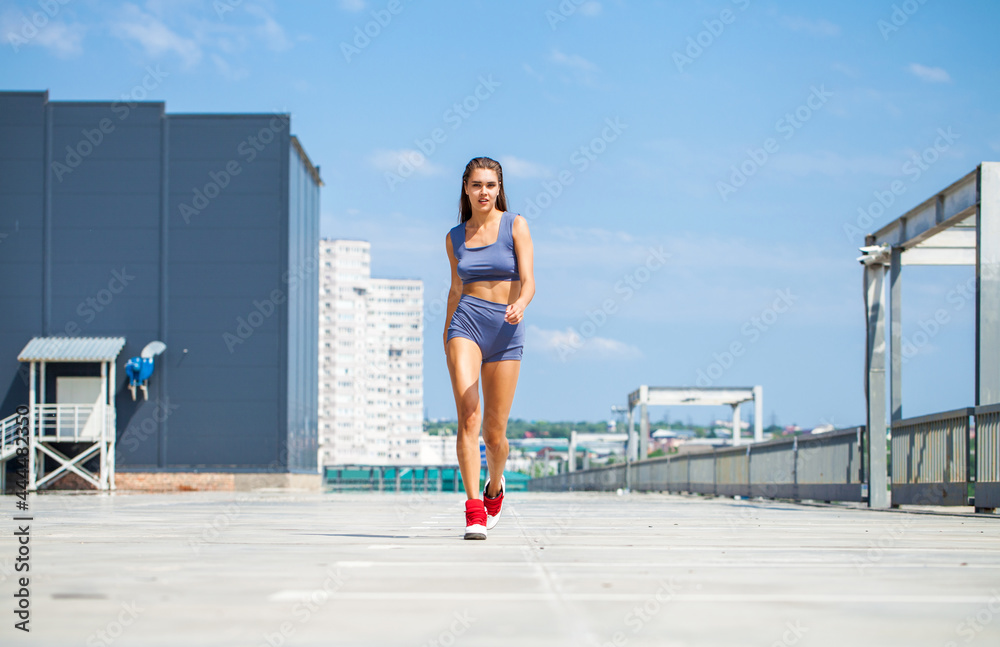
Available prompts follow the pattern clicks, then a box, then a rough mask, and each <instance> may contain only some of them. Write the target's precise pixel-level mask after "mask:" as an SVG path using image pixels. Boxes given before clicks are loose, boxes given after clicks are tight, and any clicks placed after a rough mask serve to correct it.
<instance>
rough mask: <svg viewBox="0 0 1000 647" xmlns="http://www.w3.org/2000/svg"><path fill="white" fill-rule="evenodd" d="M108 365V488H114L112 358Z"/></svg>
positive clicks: (115, 416)
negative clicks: (109, 373)
mask: <svg viewBox="0 0 1000 647" xmlns="http://www.w3.org/2000/svg"><path fill="white" fill-rule="evenodd" d="M108 366H109V367H110V368H111V378H110V379H109V380H108V408H107V418H106V419H105V422H106V424H107V428H108V434H109V439H108V441H109V442H108V488H109V489H111V490H114V489H115V468H116V463H115V452H116V451H117V447H118V412H117V410H116V409H115V391H116V388H117V383H116V382H115V362H114V360H112V361H110V362H108Z"/></svg>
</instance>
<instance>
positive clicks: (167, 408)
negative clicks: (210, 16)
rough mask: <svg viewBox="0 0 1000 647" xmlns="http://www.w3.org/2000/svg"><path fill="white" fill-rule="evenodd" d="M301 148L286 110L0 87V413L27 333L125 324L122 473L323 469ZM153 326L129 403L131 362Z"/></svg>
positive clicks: (311, 190) (309, 188) (311, 179)
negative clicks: (146, 388)
mask: <svg viewBox="0 0 1000 647" xmlns="http://www.w3.org/2000/svg"><path fill="white" fill-rule="evenodd" d="M296 147H297V142H296V143H295V144H293V142H292V137H291V135H290V132H289V120H288V116H287V115H277V116H276V115H167V114H165V111H164V104H162V103H139V104H133V105H125V104H121V103H71V102H48V101H47V93H0V234H6V236H5V237H3V238H2V239H0V252H2V253H0V307H3V309H4V311H6V312H8V313H10V314H11V316H7V317H4V318H0V386H6V393H5V394H4V398H3V404H2V410H0V416H5V415H8V414H9V413H11V412H13V409H14V407H16V406H17V404H19V403H23V402H25V401H26V399H27V383H26V382H27V381H26V376H24V375H23V371H19V368H20V367H19V365H18V362H17V361H16V359H15V357H16V355H17V353H18V351H19V350H20V349H21V348H22V347H23V345H24V344H25V343H26V342H27V341H28V340H29V339H30V338H31V337H32V336H36V335H69V336H105V335H108V336H110V335H122V336H124V337H126V339H127V344H126V347H125V349H124V350H123V352H122V355H121V356H120V358H119V372H118V375H119V385H118V387H119V392H118V396H117V405H118V452H117V454H118V467H119V469H120V470H129V469H132V470H185V469H200V470H249V471H259V470H273V471H306V472H312V471H315V469H316V443H317V438H316V399H317V393H316V391H317V384H316V382H317V374H318V366H317V360H316V354H317V347H318V314H317V312H316V309H317V305H316V301H317V299H318V285H317V284H316V279H315V274H316V273H315V271H314V272H313V274H312V277H313V278H311V279H310V276H309V275H308V274H306V275H304V276H302V277H300V279H299V280H298V281H295V280H294V278H293V277H296V276H297V275H300V274H301V273H302V272H301V270H296V266H297V265H302V263H303V261H304V259H306V258H308V256H312V257H315V254H316V250H318V230H319V208H318V202H319V184H318V174H316V173H315V169H312V171H313V173H310V172H309V170H310V168H311V165H310V164H309V163H308V161H307V160H305V159H303V158H302V157H301V156H299V155H298V154H297V153H296ZM109 295H110V299H109V298H108V297H109ZM153 339H160V340H162V341H164V342H166V344H167V351H166V352H165V353H164V354H163V355H161V356H160V357H159V358H157V366H156V371H155V373H154V375H153V378H152V379H151V380H150V394H149V396H150V399H149V401H148V402H143V401H141V400H139V401H136V402H133V401H132V399H131V396H130V395H129V393H128V390H127V388H126V382H125V374H124V363H125V361H126V360H127V359H128V358H129V357H132V356H135V355H138V354H139V351H140V350H141V349H142V347H143V346H144V345H145V344H146V343H148V342H149V341H151V340H153ZM88 368H89V367H84V366H74V365H67V366H63V367H60V370H62V371H63V374H68V373H74V372H77V373H80V374H83V373H85V372H86V371H87V370H88ZM54 379H55V375H54V374H52V373H50V376H49V380H48V383H49V385H50V386H49V387H48V388H51V389H52V390H51V391H50V393H54ZM140 397H141V396H140Z"/></svg>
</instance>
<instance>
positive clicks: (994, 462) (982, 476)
mask: <svg viewBox="0 0 1000 647" xmlns="http://www.w3.org/2000/svg"><path fill="white" fill-rule="evenodd" d="M975 416H976V507H977V508H1000V404H990V405H987V406H983V407H976V410H975Z"/></svg>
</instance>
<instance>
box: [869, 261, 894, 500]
mask: <svg viewBox="0 0 1000 647" xmlns="http://www.w3.org/2000/svg"><path fill="white" fill-rule="evenodd" d="M884 277H885V269H884V267H883V265H882V263H881V262H880V261H878V260H873V261H872V262H869V263H867V264H866V265H865V305H866V309H867V315H868V330H867V335H866V336H867V342H868V343H867V353H866V362H865V364H866V366H865V368H866V370H867V373H866V387H867V392H866V396H867V400H868V415H867V423H868V444H869V450H868V455H869V459H868V507H870V508H888V507H889V492H888V489H887V488H888V450H887V448H886V424H885V287H884Z"/></svg>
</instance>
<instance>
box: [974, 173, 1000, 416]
mask: <svg viewBox="0 0 1000 647" xmlns="http://www.w3.org/2000/svg"><path fill="white" fill-rule="evenodd" d="M978 188H979V209H978V210H977V211H976V405H977V406H984V405H988V404H995V403H997V402H1000V360H998V354H1000V162H983V163H982V164H981V165H980V167H979V187H978Z"/></svg>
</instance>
